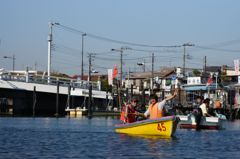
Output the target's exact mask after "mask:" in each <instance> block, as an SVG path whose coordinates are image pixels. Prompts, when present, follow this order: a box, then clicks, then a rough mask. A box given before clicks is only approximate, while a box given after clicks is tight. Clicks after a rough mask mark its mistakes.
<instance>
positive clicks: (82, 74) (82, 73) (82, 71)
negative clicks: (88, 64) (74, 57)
mask: <svg viewBox="0 0 240 159" xmlns="http://www.w3.org/2000/svg"><path fill="white" fill-rule="evenodd" d="M84 36H87V34H86V33H84V34H82V64H81V80H83V76H84V69H83V54H84V52H83V49H84Z"/></svg>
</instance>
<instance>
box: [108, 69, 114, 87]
mask: <svg viewBox="0 0 240 159" xmlns="http://www.w3.org/2000/svg"><path fill="white" fill-rule="evenodd" d="M112 76H113V70H112V69H108V85H112V84H113V78H112Z"/></svg>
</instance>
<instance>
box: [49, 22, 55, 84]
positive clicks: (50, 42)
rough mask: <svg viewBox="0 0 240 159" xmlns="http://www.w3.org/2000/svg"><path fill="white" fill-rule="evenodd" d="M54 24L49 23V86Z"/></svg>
mask: <svg viewBox="0 0 240 159" xmlns="http://www.w3.org/2000/svg"><path fill="white" fill-rule="evenodd" d="M53 25H54V24H53V23H49V29H50V31H49V34H48V84H50V82H51V81H50V76H51V56H52V53H51V52H52V26H53Z"/></svg>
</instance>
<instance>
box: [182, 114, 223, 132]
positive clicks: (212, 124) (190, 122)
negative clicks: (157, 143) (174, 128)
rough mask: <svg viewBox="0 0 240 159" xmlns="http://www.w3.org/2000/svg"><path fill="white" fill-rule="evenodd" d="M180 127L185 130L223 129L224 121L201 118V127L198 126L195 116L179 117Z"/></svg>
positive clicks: (215, 118)
mask: <svg viewBox="0 0 240 159" xmlns="http://www.w3.org/2000/svg"><path fill="white" fill-rule="evenodd" d="M178 117H179V119H180V121H179V127H180V128H183V129H214V130H216V129H221V128H222V124H221V123H222V122H221V121H222V119H220V118H218V117H201V121H200V124H199V126H198V125H197V122H196V118H195V116H193V115H178Z"/></svg>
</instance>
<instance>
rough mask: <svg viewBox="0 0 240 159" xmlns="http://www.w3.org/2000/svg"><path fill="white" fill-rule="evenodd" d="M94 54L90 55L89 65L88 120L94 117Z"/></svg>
mask: <svg viewBox="0 0 240 159" xmlns="http://www.w3.org/2000/svg"><path fill="white" fill-rule="evenodd" d="M91 72H92V53H90V54H89V65H88V85H89V86H88V118H91V117H92V78H91Z"/></svg>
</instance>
